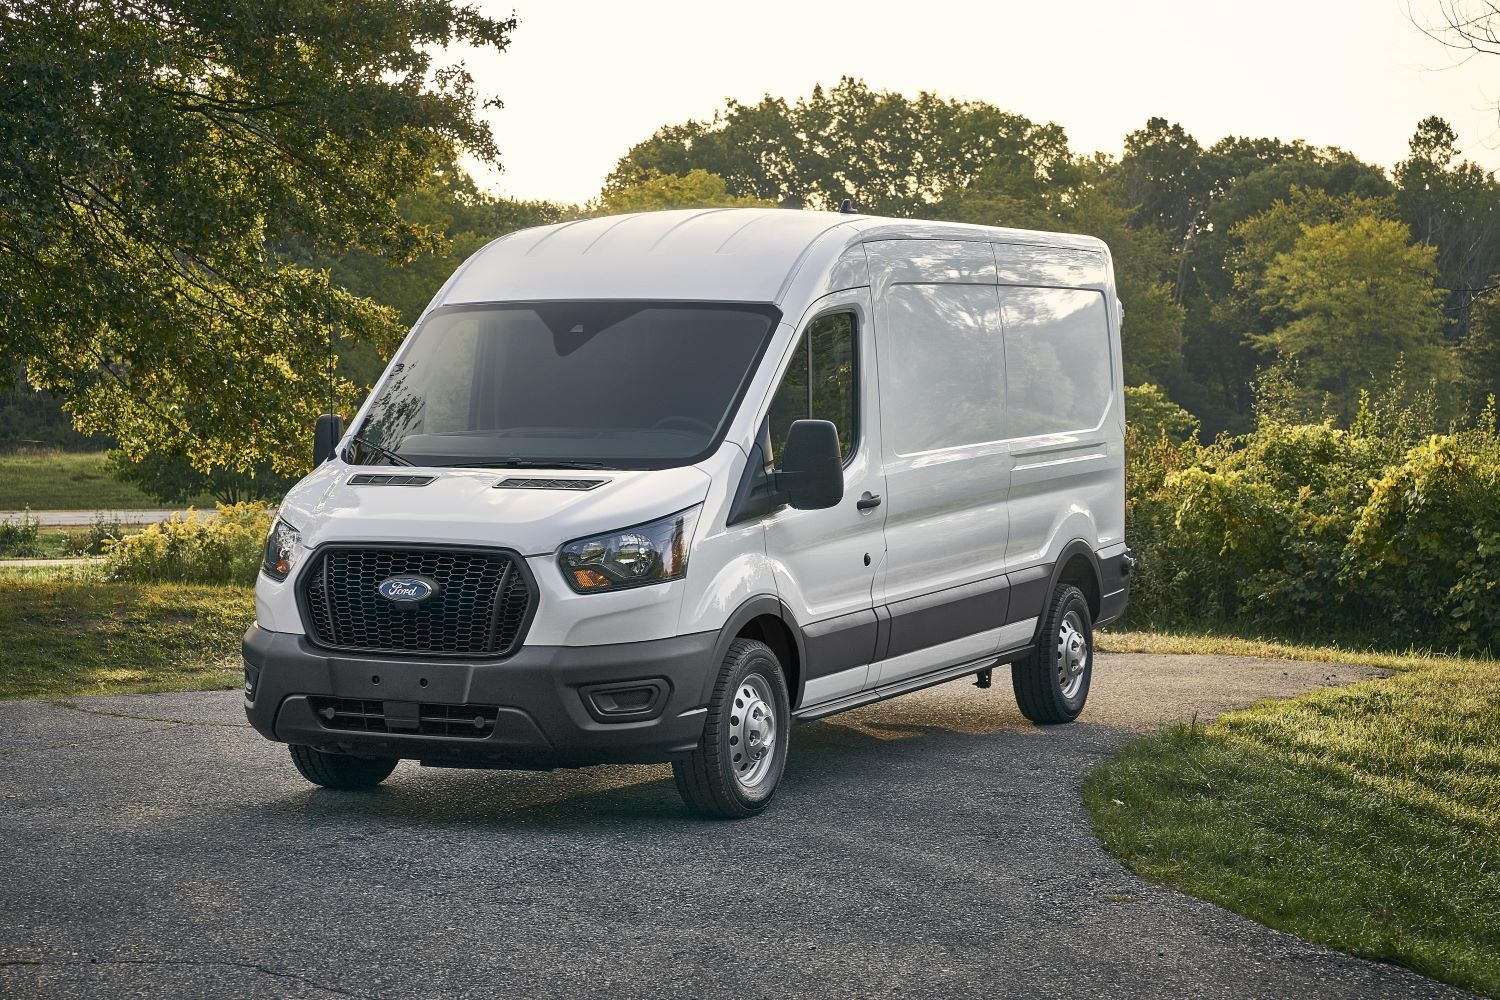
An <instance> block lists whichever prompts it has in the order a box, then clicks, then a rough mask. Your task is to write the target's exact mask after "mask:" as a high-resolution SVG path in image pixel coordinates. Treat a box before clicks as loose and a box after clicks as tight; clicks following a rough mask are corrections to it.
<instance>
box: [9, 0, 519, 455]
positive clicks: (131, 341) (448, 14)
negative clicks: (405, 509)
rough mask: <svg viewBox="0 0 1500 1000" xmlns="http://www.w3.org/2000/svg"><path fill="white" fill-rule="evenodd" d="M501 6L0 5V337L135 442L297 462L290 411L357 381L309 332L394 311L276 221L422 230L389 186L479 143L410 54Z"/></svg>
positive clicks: (399, 240)
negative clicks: (285, 248) (307, 254)
mask: <svg viewBox="0 0 1500 1000" xmlns="http://www.w3.org/2000/svg"><path fill="white" fill-rule="evenodd" d="M512 27H513V21H510V20H495V19H491V18H487V17H484V16H482V15H481V14H479V13H477V12H476V11H475V10H474V9H473V8H469V7H460V6H456V5H455V4H453V3H452V2H450V0H370V2H362V3H357V4H354V3H347V2H342V0H322V2H315V3H308V4H301V5H294V6H291V7H287V6H277V7H266V6H264V5H255V4H242V3H231V4H222V3H203V2H196V0H189V2H187V3H164V2H155V0H138V2H131V3H123V2H108V3H99V4H84V5H78V4H65V3H61V2H58V0H21V2H17V3H12V4H7V5H5V6H4V7H3V8H0V90H3V92H4V93H5V94H6V95H7V96H6V98H5V104H4V107H3V111H0V199H3V204H4V211H0V353H3V354H4V355H5V356H7V357H20V358H24V359H26V362H27V367H28V373H29V377H30V380H31V381H32V383H33V384H35V385H36V386H38V387H40V388H44V389H47V390H49V391H54V392H57V393H59V394H61V395H63V396H64V397H65V398H66V405H67V407H68V409H70V410H71V411H72V412H73V414H74V415H75V418H76V422H77V424H78V426H79V428H80V429H82V430H84V431H108V432H109V433H110V434H112V435H113V436H114V437H115V438H117V439H118V440H119V442H120V446H121V448H122V449H123V450H124V451H125V452H126V453H128V454H129V455H131V456H132V457H135V458H139V457H141V456H142V455H144V454H145V453H146V452H148V451H157V452H164V453H167V454H178V455H183V456H186V457H188V458H189V459H190V460H191V461H193V462H194V464H196V465H198V466H199V467H204V468H206V467H208V466H210V465H213V464H220V465H228V466H232V467H236V468H242V469H248V468H250V467H253V466H254V465H255V464H256V463H258V462H262V461H270V462H271V463H273V464H274V465H275V466H276V467H277V468H278V469H280V470H283V471H286V470H291V469H295V468H298V467H300V466H302V465H305V463H306V459H307V456H306V455H305V454H304V452H305V450H306V443H305V442H306V438H307V434H306V428H307V427H308V426H309V424H310V421H311V419H312V416H313V415H314V414H315V413H316V412H317V411H318V409H319V408H320V407H321V406H322V405H325V403H324V401H325V400H327V399H329V398H330V396H332V397H334V398H335V399H339V400H342V401H344V402H351V401H352V399H353V390H352V386H351V385H350V384H349V382H348V381H347V380H346V379H339V378H330V377H329V375H328V372H327V367H328V366H327V361H328V359H329V357H330V337H331V331H333V330H334V329H337V330H338V331H339V336H340V337H343V338H347V339H350V340H353V341H359V342H368V343H372V344H377V345H378V344H390V343H391V342H392V341H393V340H394V338H395V337H396V335H397V334H398V332H399V328H398V326H397V323H396V319H395V316H394V315H393V314H392V312H391V311H390V310H389V309H387V308H384V307H381V306H378V305H376V304H375V303H373V302H370V301H368V300H366V299H362V298H359V297H358V296H355V295H352V294H350V293H348V292H347V291H345V290H344V289H342V288H340V287H338V286H337V285H335V284H334V283H332V282H331V281H330V280H329V278H328V275H327V274H326V273H322V272H318V271H314V270H310V269H308V268H306V267H302V266H299V265H297V264H294V263H291V262H289V261H287V260H286V259H284V258H282V257H280V256H278V255H277V254H276V253H275V252H274V251H273V249H272V247H273V244H275V243H277V242H279V241H283V240H288V239H295V240H300V241H303V242H305V243H306V244H308V245H311V246H318V247H327V248H328V249H329V250H331V251H332V252H337V253H342V252H344V251H346V250H348V249H351V248H363V249H368V250H371V251H374V252H377V253H380V254H382V255H384V256H388V257H391V258H394V259H402V258H406V257H410V256H411V255H413V254H416V253H418V252H420V251H422V250H423V249H425V248H428V247H432V246H436V245H438V243H439V237H438V236H437V235H436V234H435V233H433V232H432V231H430V230H429V229H427V228H425V227H423V226H420V225H416V224H413V223H411V222H409V221H407V220H406V219H405V218H403V217H402V215H401V213H400V211H399V208H398V205H397V203H396V200H395V198H394V195H397V194H399V193H401V192H403V191H407V190H410V189H412V188H414V187H415V186H416V185H417V184H419V183H420V182H421V181H423V180H424V179H425V178H426V177H427V176H428V174H429V172H430V171H431V169H432V166H433V164H434V163H435V162H439V161H441V160H443V159H445V158H448V157H451V155H453V153H454V151H455V150H456V149H459V148H463V149H468V150H470V151H472V152H474V153H476V154H477V155H479V156H482V157H493V156H494V154H495V146H494V141H493V138H492V137H491V135H490V133H489V130H488V127H487V126H486V125H485V124H484V123H483V121H482V120H481V119H480V118H479V117H478V114H477V112H478V99H477V97H476V95H475V94H474V91H473V86H472V81H471V79H470V78H469V76H468V74H467V72H466V71H465V70H464V69H463V67H462V66H461V65H455V66H434V65H433V60H432V55H431V53H432V52H433V50H434V48H435V47H440V46H444V45H448V44H451V43H454V42H466V43H470V44H475V45H481V46H489V47H494V48H504V46H505V45H506V43H507V40H508V36H509V32H510V31H511V29H512ZM251 399H253V400H256V401H257V404H258V405H256V406H254V407H247V406H246V405H245V402H246V400H251Z"/></svg>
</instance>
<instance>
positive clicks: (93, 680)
mask: <svg viewBox="0 0 1500 1000" xmlns="http://www.w3.org/2000/svg"><path fill="white" fill-rule="evenodd" d="M254 617H255V601H254V598H253V596H252V591H251V588H249V587H206V586H179V585H171V584H159V585H143V584H130V583H106V582H103V581H102V580H101V579H100V578H99V577H98V571H97V570H96V569H94V568H93V567H81V568H79V569H76V570H73V571H62V572H59V571H57V570H50V569H49V570H44V571H32V572H27V571H25V570H19V569H16V570H6V571H4V572H3V573H0V636H4V637H5V641H4V649H3V650H0V698H58V697H66V696H70V695H91V694H132V693H140V692H151V691H204V690H219V689H230V688H238V687H239V686H240V684H241V669H240V638H241V636H243V635H244V632H245V629H246V627H247V626H248V625H249V624H250V622H251V620H252V619H253V618H254Z"/></svg>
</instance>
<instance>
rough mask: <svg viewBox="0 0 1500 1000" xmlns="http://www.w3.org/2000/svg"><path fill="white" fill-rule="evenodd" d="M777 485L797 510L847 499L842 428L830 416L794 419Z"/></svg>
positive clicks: (830, 504)
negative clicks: (819, 418) (841, 443)
mask: <svg viewBox="0 0 1500 1000" xmlns="http://www.w3.org/2000/svg"><path fill="white" fill-rule="evenodd" d="M776 488H777V490H779V491H780V492H781V494H782V496H784V497H785V498H786V502H787V503H789V504H790V505H791V506H792V507H794V508H796V509H797V510H825V509H826V508H829V507H837V506H838V505H839V503H840V502H842V501H843V499H844V460H843V457H842V456H841V455H840V453H839V432H838V429H837V428H836V427H834V426H833V424H832V423H831V422H829V421H827V420H794V421H792V426H791V429H790V430H789V431H788V432H787V436H786V447H785V449H784V450H783V452H782V455H781V471H780V472H778V473H777V474H776Z"/></svg>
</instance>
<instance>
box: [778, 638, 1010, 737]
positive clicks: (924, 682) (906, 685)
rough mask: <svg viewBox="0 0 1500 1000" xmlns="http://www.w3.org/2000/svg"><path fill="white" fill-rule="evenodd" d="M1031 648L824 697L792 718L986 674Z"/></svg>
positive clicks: (814, 715)
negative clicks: (845, 694) (834, 697)
mask: <svg viewBox="0 0 1500 1000" xmlns="http://www.w3.org/2000/svg"><path fill="white" fill-rule="evenodd" d="M1032 649H1033V647H1032V646H1031V645H1030V644H1028V645H1025V646H1017V647H1016V648H1015V649H1008V650H1006V651H1005V652H1003V653H987V654H985V655H984V656H981V657H980V658H979V659H977V660H970V661H969V662H967V663H960V664H959V665H958V666H956V667H944V668H943V669H941V670H936V671H934V672H932V673H930V674H922V675H921V676H919V677H909V678H907V679H906V680H903V681H897V682H895V683H894V684H887V685H885V686H883V687H878V688H872V689H870V690H869V691H861V692H859V693H858V694H851V695H849V696H848V697H846V698H840V699H838V700H837V701H825V702H823V703H822V704H821V705H810V706H808V707H807V708H802V709H798V710H797V711H796V712H793V713H792V718H793V719H794V720H795V721H797V722H813V721H815V720H817V719H824V718H827V717H828V716H830V715H836V714H837V713H839V712H847V711H849V709H851V708H859V707H860V706H861V705H869V704H872V703H874V702H877V701H884V700H885V699H887V698H894V697H896V696H897V695H900V694H909V693H911V692H912V691H920V690H922V689H923V688H929V687H936V686H937V685H939V684H946V683H948V682H949V681H951V680H957V679H958V678H960V677H966V676H968V675H969V674H988V673H989V671H991V670H993V669H995V668H996V667H1003V666H1005V665H1006V664H1007V663H1014V662H1015V661H1016V660H1019V659H1020V658H1021V657H1023V656H1027V655H1029V654H1030V653H1031V651H1032ZM981 686H983V685H981Z"/></svg>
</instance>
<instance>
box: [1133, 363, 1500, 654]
mask: <svg viewBox="0 0 1500 1000" xmlns="http://www.w3.org/2000/svg"><path fill="white" fill-rule="evenodd" d="M1270 402H1271V403H1272V404H1273V405H1268V406H1267V407H1265V408H1263V409H1262V410H1261V411H1260V412H1259V413H1258V418H1257V423H1256V427H1255V429H1254V430H1253V431H1252V432H1250V433H1249V434H1245V435H1242V436H1240V437H1236V438H1222V439H1220V440H1218V441H1215V442H1213V443H1212V444H1208V445H1199V444H1196V443H1194V442H1192V441H1182V442H1173V441H1171V440H1170V439H1169V438H1168V436H1167V434H1166V433H1165V427H1164V426H1159V427H1158V428H1157V429H1156V430H1155V431H1154V432H1152V433H1148V432H1146V431H1145V430H1144V429H1143V428H1141V427H1139V426H1137V425H1135V424H1134V423H1132V425H1130V426H1129V427H1128V428H1127V436H1126V448H1127V454H1128V456H1129V459H1128V465H1127V472H1126V475H1127V484H1126V485H1127V490H1126V495H1127V509H1126V532H1127V539H1128V540H1129V541H1130V544H1131V545H1132V546H1134V547H1135V549H1136V550H1137V552H1138V553H1139V554H1140V556H1141V569H1140V571H1139V572H1138V574H1137V575H1136V576H1135V578H1134V579H1133V580H1132V583H1131V609H1130V622H1131V623H1132V624H1135V625H1141V624H1147V625H1156V626H1193V627H1205V626H1207V627H1215V626H1224V625H1228V626H1235V627H1245V626H1248V627H1253V628H1255V629H1257V630H1269V631H1271V632H1273V633H1279V634H1282V635H1292V636H1298V635H1305V634H1307V633H1309V632H1313V631H1316V632H1318V633H1319V634H1321V635H1323V636H1325V637H1326V636H1332V637H1335V638H1344V637H1347V638H1353V637H1358V638H1360V639H1364V640H1372V641H1378V642H1383V643H1389V644H1397V645H1417V646H1422V647H1428V648H1444V649H1457V650H1461V651H1465V652H1476V651H1481V650H1485V649H1495V648H1500V436H1497V434H1496V431H1495V414H1494V412H1493V410H1487V411H1486V412H1485V413H1484V414H1483V415H1481V417H1480V418H1479V420H1478V421H1477V422H1476V423H1474V424H1473V425H1472V426H1470V427H1468V428H1467V429H1462V430H1453V429H1451V428H1450V429H1448V431H1447V432H1446V433H1436V430H1437V417H1436V409H1435V406H1434V405H1433V403H1432V393H1431V390H1423V391H1420V392H1417V393H1414V394H1404V390H1403V389H1402V387H1401V386H1400V385H1398V384H1397V378H1395V377H1393V381H1392V385H1391V386H1390V387H1388V388H1386V389H1384V390H1382V391H1380V392H1378V393H1377V394H1375V395H1374V396H1373V397H1371V396H1367V397H1365V398H1364V399H1363V400H1362V402H1361V409H1360V412H1359V414H1358V416H1357V417H1356V418H1355V419H1354V421H1353V422H1352V423H1351V425H1350V427H1349V428H1348V429H1343V428H1340V427H1337V426H1335V425H1334V423H1333V421H1332V419H1331V418H1327V417H1316V418H1311V419H1310V418H1309V416H1308V414H1307V413H1306V412H1302V413H1298V412H1296V411H1295V410H1293V409H1289V408H1288V407H1286V406H1282V405H1274V404H1276V400H1275V399H1274V398H1272V399H1271V401H1270ZM1127 412H1128V411H1127Z"/></svg>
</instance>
